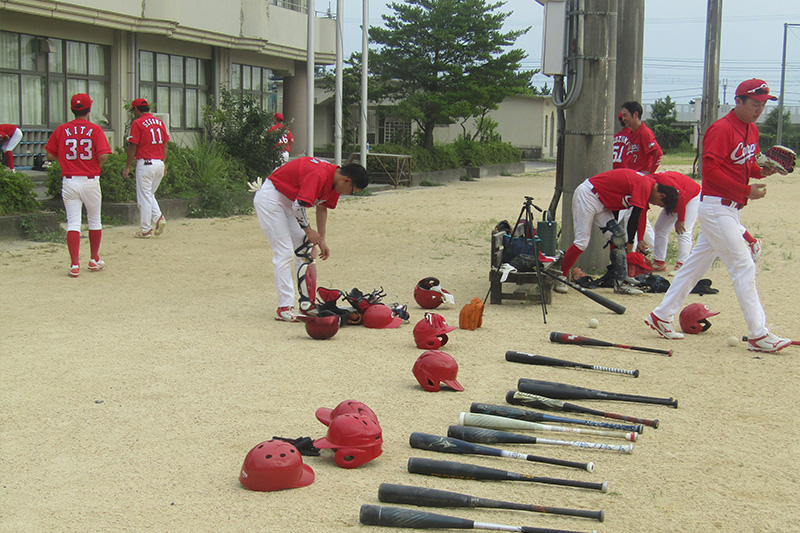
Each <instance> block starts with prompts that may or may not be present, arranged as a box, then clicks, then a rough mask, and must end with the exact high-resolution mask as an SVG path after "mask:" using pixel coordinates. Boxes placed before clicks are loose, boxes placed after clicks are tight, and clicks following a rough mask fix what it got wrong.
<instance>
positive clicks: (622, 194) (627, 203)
mask: <svg viewBox="0 0 800 533" xmlns="http://www.w3.org/2000/svg"><path fill="white" fill-rule="evenodd" d="M589 183H591V184H592V186H593V187H594V189H595V191H596V192H597V195H598V196H599V197H600V201H601V202H602V203H603V205H604V206H605V208H606V209H608V210H609V211H622V210H623V209H628V208H629V207H639V208H641V209H642V214H641V215H640V216H639V226H638V228H637V230H636V234H637V235H638V236H639V240H641V239H642V238H643V237H644V229H645V226H646V224H647V210H648V209H649V208H650V191H651V190H653V185H655V184H656V180H655V178H653V177H652V176H646V175H644V174H642V173H641V172H636V171H635V170H630V169H628V168H618V169H614V170H607V171H606V172H603V173H601V174H598V175H597V176H594V177H592V178H589Z"/></svg>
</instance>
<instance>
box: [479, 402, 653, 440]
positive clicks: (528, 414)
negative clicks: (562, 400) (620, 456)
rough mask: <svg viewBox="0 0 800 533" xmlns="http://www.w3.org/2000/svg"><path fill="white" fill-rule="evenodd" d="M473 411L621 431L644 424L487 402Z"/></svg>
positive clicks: (639, 430)
mask: <svg viewBox="0 0 800 533" xmlns="http://www.w3.org/2000/svg"><path fill="white" fill-rule="evenodd" d="M469 411H470V412H471V413H482V414H485V415H494V416H505V417H506V418H516V419H517V420H527V421H528V422H556V423H561V424H577V425H581V426H593V427H599V428H605V429H616V430H619V431H635V432H636V433H642V432H643V431H644V425H643V424H636V425H632V424H616V423H614V422H597V421H596V420H581V419H579V418H565V417H562V416H554V415H548V414H546V413H540V412H539V411H530V410H527V409H519V408H517V407H508V406H506V405H492V404H487V403H473V404H472V405H470V407H469Z"/></svg>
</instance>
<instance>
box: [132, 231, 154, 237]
mask: <svg viewBox="0 0 800 533" xmlns="http://www.w3.org/2000/svg"><path fill="white" fill-rule="evenodd" d="M133 236H134V237H136V238H137V239H149V238H150V237H152V236H153V230H150V231H141V230H139V231H137V232H136V233H134V234H133Z"/></svg>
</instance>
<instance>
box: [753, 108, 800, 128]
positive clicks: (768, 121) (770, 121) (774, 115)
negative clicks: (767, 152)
mask: <svg viewBox="0 0 800 533" xmlns="http://www.w3.org/2000/svg"><path fill="white" fill-rule="evenodd" d="M778 115H779V113H778V106H775V107H773V108H772V110H771V111H770V112H769V113H767V116H766V117H765V118H764V122H762V123H761V124H759V125H758V131H760V132H761V133H772V134H777V133H778ZM793 130H794V124H792V112H791V111H789V110H788V109H786V108H784V109H783V133H791V132H792V131H793Z"/></svg>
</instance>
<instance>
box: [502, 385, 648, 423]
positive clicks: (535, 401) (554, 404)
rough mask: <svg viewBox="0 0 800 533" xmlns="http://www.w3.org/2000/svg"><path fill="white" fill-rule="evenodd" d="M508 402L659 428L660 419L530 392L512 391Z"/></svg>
mask: <svg viewBox="0 0 800 533" xmlns="http://www.w3.org/2000/svg"><path fill="white" fill-rule="evenodd" d="M506 401H507V402H508V403H510V404H512V405H524V406H525V407H535V408H537V409H552V410H554V411H564V412H567V413H584V414H587V415H595V416H602V417H603V418H611V419H614V420H625V421H626V422H636V423H639V424H644V425H645V426H650V427H652V428H657V427H658V419H656V420H650V419H649V418H639V417H636V416H628V415H620V414H617V413H609V412H606V411H599V410H597V409H590V408H589V407H584V406H582V405H577V404H574V403H567V402H565V401H563V400H556V399H554V398H547V397H545V396H540V395H538V394H531V393H528V392H520V391H515V390H510V391H508V392H507V393H506Z"/></svg>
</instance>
